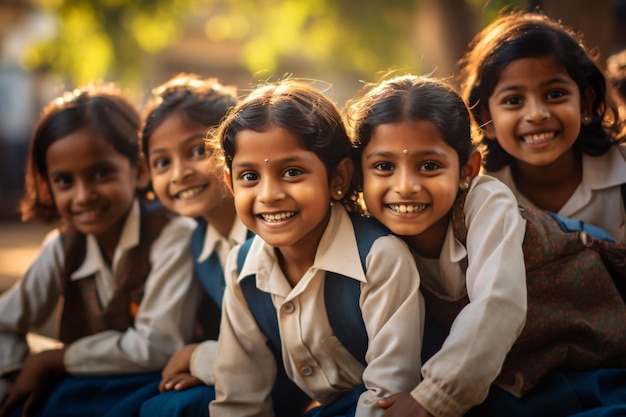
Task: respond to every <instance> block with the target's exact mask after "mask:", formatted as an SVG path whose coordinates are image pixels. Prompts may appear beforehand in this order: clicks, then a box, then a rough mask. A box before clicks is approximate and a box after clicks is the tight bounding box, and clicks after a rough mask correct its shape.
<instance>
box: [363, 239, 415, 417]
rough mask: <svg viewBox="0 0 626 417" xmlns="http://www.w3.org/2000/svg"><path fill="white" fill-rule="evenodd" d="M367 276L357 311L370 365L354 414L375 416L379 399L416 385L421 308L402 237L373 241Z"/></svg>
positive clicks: (407, 252) (408, 255) (411, 258)
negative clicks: (367, 344)
mask: <svg viewBox="0 0 626 417" xmlns="http://www.w3.org/2000/svg"><path fill="white" fill-rule="evenodd" d="M366 276H367V284H365V285H363V287H362V290H361V302H362V305H361V310H362V313H363V320H364V322H365V325H366V328H367V332H368V335H369V346H368V350H367V354H366V357H365V358H366V360H367V362H368V364H367V366H366V368H365V370H364V371H363V383H364V384H365V388H366V391H365V392H364V393H363V394H362V395H361V396H360V398H359V402H358V406H357V412H356V414H357V415H359V416H379V415H380V411H381V410H380V409H379V408H378V406H377V404H376V402H377V401H378V400H381V399H383V398H385V397H387V396H389V395H391V394H394V393H397V392H402V391H409V390H411V389H412V388H414V387H415V386H416V385H417V384H418V383H419V381H420V366H421V358H420V352H421V337H422V331H423V330H422V327H423V317H424V316H423V311H424V306H423V300H422V299H421V296H420V293H419V284H420V278H419V273H418V271H417V268H416V266H415V261H414V259H413V257H412V256H411V253H410V252H409V249H408V247H407V246H406V244H405V243H404V242H402V241H401V240H400V239H398V238H396V237H393V236H385V237H382V238H379V239H377V240H376V241H375V242H374V244H373V245H372V248H371V250H370V253H369V255H368V257H367V275H366Z"/></svg>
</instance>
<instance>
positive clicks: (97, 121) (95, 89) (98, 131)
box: [20, 84, 139, 222]
mask: <svg viewBox="0 0 626 417" xmlns="http://www.w3.org/2000/svg"><path fill="white" fill-rule="evenodd" d="M80 129H88V131H89V132H90V134H91V135H92V136H93V137H98V138H102V139H105V140H106V141H107V142H109V143H110V144H111V145H112V146H113V148H114V149H115V150H116V151H117V152H119V153H120V154H121V155H124V156H125V157H126V158H128V160H129V161H130V163H131V165H133V166H134V165H135V164H136V163H137V160H138V158H139V147H138V132H139V113H138V112H137V109H136V108H135V106H134V105H133V104H132V103H131V102H130V100H129V99H128V98H126V97H125V96H124V95H123V93H122V92H121V91H120V90H119V89H118V88H117V87H116V86H115V85H114V84H100V85H91V84H90V85H87V86H84V87H81V88H78V89H75V90H73V91H68V92H65V93H64V94H63V95H61V96H60V97H57V98H55V99H53V100H52V101H51V102H50V103H48V105H47V106H46V107H44V109H43V111H42V114H41V116H40V118H39V121H38V123H37V126H36V128H35V132H34V134H33V137H32V139H31V143H30V148H29V151H28V160H27V163H26V179H25V195H24V198H23V199H22V202H21V205H20V210H21V213H22V220H30V219H37V220H41V221H43V222H53V221H55V220H58V219H59V212H58V210H57V208H56V206H55V204H54V201H53V198H52V192H51V191H50V186H49V183H48V174H47V169H48V167H47V163H46V153H47V151H48V148H50V146H51V145H52V144H53V143H55V142H57V141H58V140H61V139H63V138H64V137H66V136H68V135H70V134H71V133H73V132H76V131H78V130H80Z"/></svg>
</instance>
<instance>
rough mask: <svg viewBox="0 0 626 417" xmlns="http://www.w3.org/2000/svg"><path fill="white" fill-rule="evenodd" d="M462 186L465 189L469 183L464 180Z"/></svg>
mask: <svg viewBox="0 0 626 417" xmlns="http://www.w3.org/2000/svg"><path fill="white" fill-rule="evenodd" d="M463 188H465V189H466V190H467V189H468V188H469V183H467V182H464V183H463Z"/></svg>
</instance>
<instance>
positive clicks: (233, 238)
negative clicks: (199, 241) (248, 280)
mask: <svg viewBox="0 0 626 417" xmlns="http://www.w3.org/2000/svg"><path fill="white" fill-rule="evenodd" d="M247 234H248V229H247V228H246V226H244V224H243V223H241V220H239V217H237V216H235V221H234V222H233V227H232V228H231V229H230V233H229V234H228V237H224V236H222V235H221V234H220V232H218V231H217V229H216V228H215V227H213V225H212V224H211V223H207V229H206V237H205V238H204V245H203V246H202V252H200V255H199V256H198V259H197V260H196V262H198V263H201V262H204V261H205V260H206V259H207V258H208V257H209V256H211V254H212V253H213V251H214V250H215V246H216V245H217V242H219V241H222V240H227V241H228V244H229V246H230V247H233V246H235V245H238V244H240V243H243V242H245V240H246V237H247Z"/></svg>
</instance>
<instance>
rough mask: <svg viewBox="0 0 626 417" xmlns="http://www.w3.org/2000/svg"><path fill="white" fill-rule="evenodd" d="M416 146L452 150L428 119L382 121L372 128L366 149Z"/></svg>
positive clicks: (395, 148) (397, 148)
mask: <svg viewBox="0 0 626 417" xmlns="http://www.w3.org/2000/svg"><path fill="white" fill-rule="evenodd" d="M418 147H443V148H449V149H450V151H452V152H454V149H452V148H451V147H450V146H449V145H448V144H447V143H446V142H445V140H444V138H443V136H442V134H441V132H440V131H439V129H437V127H436V126H435V125H434V124H433V123H432V122H430V121H428V120H417V121H402V122H397V123H384V124H381V125H378V126H376V127H375V128H374V130H373V132H372V137H371V139H370V142H369V143H368V145H367V146H366V149H368V148H369V149H373V148H388V149H393V150H396V151H397V150H401V151H404V149H407V150H408V149H414V148H418Z"/></svg>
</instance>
